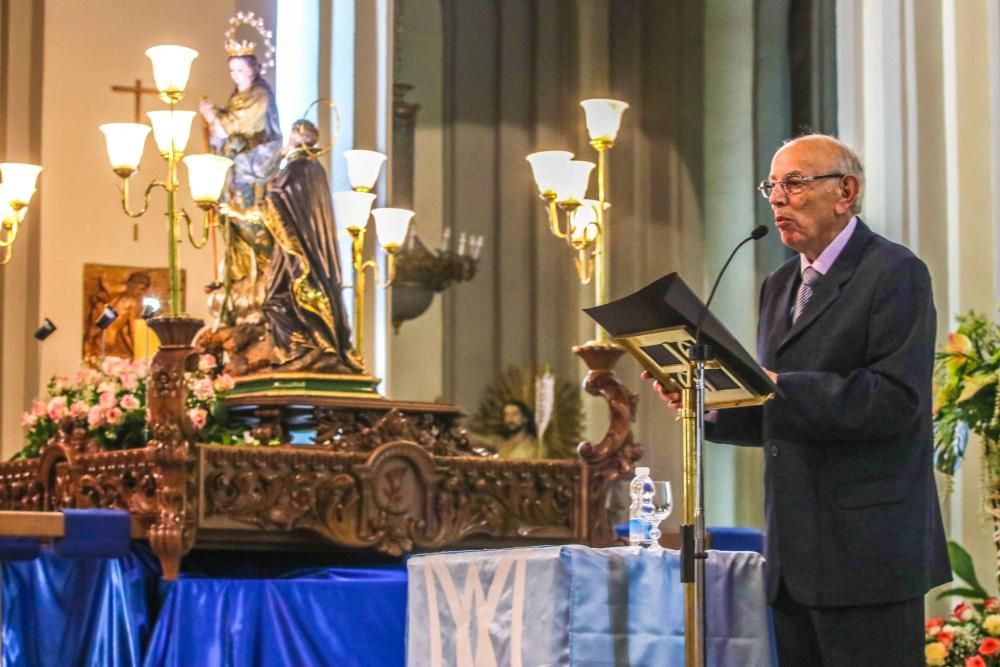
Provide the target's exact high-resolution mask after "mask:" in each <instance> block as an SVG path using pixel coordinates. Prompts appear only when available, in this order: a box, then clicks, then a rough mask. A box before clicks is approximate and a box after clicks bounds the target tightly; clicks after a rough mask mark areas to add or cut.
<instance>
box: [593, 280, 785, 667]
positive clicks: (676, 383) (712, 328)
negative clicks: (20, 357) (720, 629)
mask: <svg viewBox="0 0 1000 667" xmlns="http://www.w3.org/2000/svg"><path fill="white" fill-rule="evenodd" d="M584 310H585V311H586V312H587V314H588V315H590V316H591V317H592V318H593V319H594V320H596V321H597V323H598V324H600V325H601V326H602V327H604V328H605V329H606V330H607V331H608V332H609V333H610V334H611V336H612V339H613V341H614V342H616V343H618V344H620V345H621V346H622V347H624V348H625V349H626V350H628V351H629V353H631V354H632V356H634V357H635V358H636V359H637V360H638V361H639V363H641V364H642V366H643V368H645V369H646V370H647V371H649V373H650V375H652V376H653V377H654V378H655V379H656V380H657V381H658V382H659V383H660V384H662V385H663V386H664V387H666V388H667V389H668V390H671V391H676V392H677V393H679V394H680V396H681V410H680V419H681V424H682V426H683V447H684V448H683V468H684V470H683V473H684V480H683V490H684V523H683V525H682V526H681V582H682V583H683V584H684V637H685V641H684V652H685V663H686V665H687V667H704V665H705V637H706V635H705V559H706V557H707V556H706V553H705V503H704V501H705V473H704V444H705V422H704V415H705V410H706V409H726V408H735V407H742V406H750V405H760V404H761V403H763V402H764V401H766V400H767V399H768V398H769V397H770V396H771V395H772V394H773V393H774V392H775V391H776V389H777V388H776V387H775V386H774V384H773V383H772V382H771V380H770V379H769V378H768V377H767V375H766V374H765V373H764V370H763V369H762V368H761V367H760V366H759V365H757V363H756V362H755V361H754V360H753V359H752V358H751V357H750V355H749V354H748V353H747V352H746V350H744V349H743V347H742V346H741V345H740V344H739V342H738V341H737V340H736V339H735V338H734V337H733V335H732V334H730V333H729V331H727V330H726V328H725V327H724V326H723V325H722V323H721V322H719V320H718V319H716V318H715V317H714V316H713V315H712V314H711V313H710V312H708V311H707V310H706V308H705V306H704V304H702V303H701V301H700V300H699V299H698V297H697V296H695V294H694V293H693V292H692V291H691V290H690V288H688V286H687V285H686V284H684V281H683V280H681V279H680V277H679V276H678V275H677V274H676V273H671V274H669V275H666V276H664V277H662V278H660V279H659V280H656V281H655V282H653V283H650V284H649V285H647V286H646V287H644V288H642V289H641V290H639V291H637V292H634V293H633V294H630V295H629V296H626V297H623V298H621V299H618V300H617V301H612V302H610V303H607V304H603V305H600V306H595V307H594V308H586V309H584ZM699 324H701V325H702V328H701V330H700V334H701V335H700V341H702V342H704V343H706V344H698V343H699V341H698V340H696V338H698V337H699V336H698V333H699ZM713 351H714V353H715V355H714V358H713V354H712V352H713Z"/></svg>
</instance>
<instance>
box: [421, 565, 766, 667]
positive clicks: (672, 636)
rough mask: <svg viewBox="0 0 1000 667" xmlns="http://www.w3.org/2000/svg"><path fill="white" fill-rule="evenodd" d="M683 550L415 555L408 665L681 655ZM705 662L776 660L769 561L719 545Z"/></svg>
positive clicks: (516, 665) (516, 664)
mask: <svg viewBox="0 0 1000 667" xmlns="http://www.w3.org/2000/svg"><path fill="white" fill-rule="evenodd" d="M679 566H680V559H679V556H678V553H677V552H676V551H670V550H656V551H653V550H648V549H640V548H638V547H618V548H613V549H590V548H588V547H582V546H564V547H540V548H529V549H505V550H497V551H470V552H459V553H451V554H435V555H427V556H417V557H414V558H411V559H410V561H409V563H408V569H409V574H410V581H409V591H410V592H409V611H408V618H409V626H408V628H407V664H408V665H409V666H410V667H424V666H433V667H437V666H439V665H472V664H475V665H476V666H477V667H487V666H495V665H509V666H510V667H538V666H540V665H580V666H586V667H597V666H615V667H618V666H621V665H664V666H670V665H683V664H684V595H683V586H682V585H681V583H680V581H679V579H680V577H679ZM706 599H707V620H706V626H707V627H706V632H707V664H708V665H710V666H712V667H733V666H734V665H740V667H771V665H772V664H773V663H772V660H773V654H772V650H771V642H770V631H769V627H768V616H767V605H766V599H765V594H764V560H763V558H762V557H761V556H760V555H759V554H755V553H747V552H719V551H710V552H709V559H708V566H707V575H706Z"/></svg>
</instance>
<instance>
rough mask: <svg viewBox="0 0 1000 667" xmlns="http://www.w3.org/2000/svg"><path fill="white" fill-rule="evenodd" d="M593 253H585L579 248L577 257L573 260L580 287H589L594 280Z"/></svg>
mask: <svg viewBox="0 0 1000 667" xmlns="http://www.w3.org/2000/svg"><path fill="white" fill-rule="evenodd" d="M595 254H596V253H594V252H587V249H586V248H580V249H579V250H578V252H577V256H576V257H574V258H573V262H574V263H575V264H576V275H577V276H578V277H579V278H580V284H581V285H589V284H590V281H592V280H593V279H594V255H595Z"/></svg>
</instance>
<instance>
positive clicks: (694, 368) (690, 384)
mask: <svg viewBox="0 0 1000 667" xmlns="http://www.w3.org/2000/svg"><path fill="white" fill-rule="evenodd" d="M765 234H767V227H766V226H764V225H759V226H757V227H756V228H754V230H753V232H752V233H751V234H750V236H748V237H746V238H745V239H743V240H742V241H740V243H739V244H738V245H737V246H736V247H735V248H733V251H732V252H731V253H730V254H729V258H728V259H727V260H726V263H725V264H723V266H722V270H721V271H719V275H718V277H717V278H716V279H715V284H714V285H713V286H712V291H711V293H710V294H709V295H708V301H706V302H705V307H704V308H703V309H702V311H701V314H700V315H699V317H698V326H697V328H696V329H695V333H694V343H693V344H692V345H691V347H690V348H688V363H687V380H686V383H685V385H684V387H683V389H682V391H681V411H680V417H681V424H682V426H683V434H684V435H683V444H684V448H683V468H684V524H683V525H682V526H681V571H680V575H681V583H683V584H684V657H685V664H686V665H687V667H704V666H705V638H706V634H705V561H706V560H707V558H708V553H707V552H706V551H705V465H704V462H705V368H706V366H707V365H708V363H709V362H711V361H712V359H713V355H712V348H711V346H709V345H708V344H706V343H702V342H701V327H702V324H704V321H705V316H706V315H707V314H708V308H709V306H710V305H711V303H712V299H713V298H714V297H715V291H716V290H717V289H718V287H719V283H720V281H721V280H722V276H723V274H725V272H726V269H727V268H729V263H730V262H731V261H732V260H733V257H735V256H736V253H737V251H739V249H740V248H742V247H743V246H744V245H746V244H747V243H748V242H750V241H756V240H757V239H760V238H762V237H763V236H764V235H765ZM691 498H693V499H694V503H691V502H690V499H691Z"/></svg>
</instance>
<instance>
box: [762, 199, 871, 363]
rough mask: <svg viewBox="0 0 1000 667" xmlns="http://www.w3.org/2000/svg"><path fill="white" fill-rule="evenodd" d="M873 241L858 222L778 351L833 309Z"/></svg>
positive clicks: (861, 223) (865, 226)
mask: <svg viewBox="0 0 1000 667" xmlns="http://www.w3.org/2000/svg"><path fill="white" fill-rule="evenodd" d="M872 238H874V234H873V233H872V231H871V230H870V229H869V228H868V226H867V225H865V223H863V222H862V221H861V219H860V218H859V219H858V224H857V226H856V227H855V228H854V233H853V234H851V238H850V239H849V240H848V241H847V245H846V246H844V249H843V250H842V251H841V253H840V255H839V256H838V257H837V260H836V261H835V262H834V263H833V266H832V267H830V270H829V271H828V272H827V274H826V275H825V276H823V277H822V278H821V279H820V280H819V282H818V283H817V284H816V286H815V288H813V295H812V297H811V298H810V299H809V302H808V303H807V304H806V307H805V309H804V310H803V311H802V314H801V315H799V319H797V320H795V323H794V324H793V325H792V327H791V328H790V329H789V330H788V333H786V334H785V336H784V338H782V340H781V343H780V344H779V345H778V351H780V350H781V348H783V347H785V346H786V345H788V344H789V343H790V342H791V341H792V340H793V339H794V338H795V337H796V336H798V335H799V334H800V333H802V332H803V331H805V330H806V329H807V328H809V326H810V325H811V324H812V323H813V322H815V321H816V319H817V318H818V317H819V316H820V315H822V314H823V312H824V311H825V310H826V309H827V308H829V307H830V304H832V303H833V302H834V301H836V300H837V297H839V296H840V290H841V287H842V286H843V285H844V283H846V282H847V281H848V280H850V279H851V276H852V275H854V269H856V268H857V266H858V262H860V261H861V256H862V255H863V254H864V249H865V247H866V246H867V245H868V243H869V242H870V241H871V240H872ZM790 282H794V281H790ZM788 307H789V308H791V301H788Z"/></svg>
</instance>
